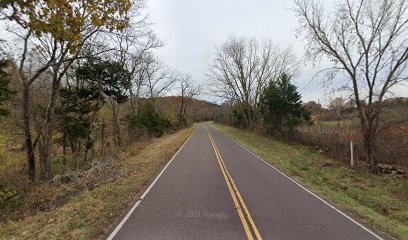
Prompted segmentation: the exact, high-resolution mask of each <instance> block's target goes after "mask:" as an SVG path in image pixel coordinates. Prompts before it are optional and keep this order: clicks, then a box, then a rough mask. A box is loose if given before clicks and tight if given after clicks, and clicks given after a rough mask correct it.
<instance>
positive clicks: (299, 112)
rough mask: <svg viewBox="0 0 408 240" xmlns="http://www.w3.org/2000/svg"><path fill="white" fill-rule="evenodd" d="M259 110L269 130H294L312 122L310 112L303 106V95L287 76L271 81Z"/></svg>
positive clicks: (260, 101) (261, 99)
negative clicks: (307, 122)
mask: <svg viewBox="0 0 408 240" xmlns="http://www.w3.org/2000/svg"><path fill="white" fill-rule="evenodd" d="M259 108H260V112H261V115H262V118H263V120H264V124H265V126H266V127H267V129H268V130H272V129H278V130H282V129H284V128H287V129H292V128H294V127H295V126H298V125H299V124H301V123H302V121H304V120H306V121H309V120H310V112H309V111H307V110H306V109H305V108H304V107H303V106H302V101H301V95H300V94H299V93H298V91H297V89H296V86H294V85H293V84H291V83H290V77H289V76H288V75H286V74H282V75H281V76H280V77H279V78H278V79H277V80H276V81H271V82H270V83H269V85H268V86H267V87H266V88H265V89H264V90H263V92H262V94H261V96H260V99H259Z"/></svg>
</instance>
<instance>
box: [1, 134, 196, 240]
mask: <svg viewBox="0 0 408 240" xmlns="http://www.w3.org/2000/svg"><path fill="white" fill-rule="evenodd" d="M194 128H195V126H193V127H190V128H187V129H184V130H181V131H179V132H176V133H173V134H165V135H164V136H162V137H160V138H156V139H154V140H150V141H146V142H139V143H135V144H132V145H130V146H128V147H124V148H123V149H121V150H120V151H119V152H118V155H117V156H116V157H115V158H114V159H113V161H111V162H109V163H107V165H106V166H105V167H103V168H98V169H95V170H94V171H92V172H88V173H87V179H84V183H85V182H86V181H92V182H93V187H92V189H85V190H82V191H78V190H77V191H75V186H74V185H73V184H68V185H67V184H64V183H61V182H55V183H53V184H52V185H51V186H50V185H49V184H47V183H43V184H41V185H40V186H38V187H37V189H36V191H37V192H29V193H27V194H26V195H25V197H26V198H27V199H24V200H23V202H21V204H24V205H25V204H31V202H35V201H39V200H40V198H47V196H49V195H53V196H52V198H53V199H52V200H54V201H53V202H50V204H51V205H49V206H48V207H49V209H44V210H42V211H40V210H38V211H36V212H32V213H31V214H29V213H26V214H27V215H26V216H24V215H19V216H16V218H15V219H9V220H8V221H6V222H2V223H0V239H102V238H103V237H106V235H107V234H108V233H109V231H111V230H112V229H111V228H113V227H114V226H115V225H116V224H117V220H119V217H120V216H121V215H122V214H123V212H124V211H125V210H126V209H128V208H129V207H130V206H131V205H132V204H134V202H135V201H136V200H137V198H138V197H139V196H140V195H141V193H142V191H143V189H144V188H145V187H147V184H148V183H149V182H150V181H151V180H152V178H153V177H155V175H157V173H158V172H159V171H160V169H161V168H162V167H163V166H164V165H165V164H166V163H167V162H168V160H170V158H171V157H172V156H173V154H175V152H176V151H177V150H178V149H179V148H180V147H181V145H182V144H183V143H184V142H185V141H186V140H187V138H188V137H189V136H190V135H191V134H192V132H193V130H194ZM68 189H71V191H67V190H68ZM64 190H65V191H67V192H65V194H62V195H61V193H62V191H64ZM17 194H22V193H17ZM0 199H1V198H0ZM48 200H51V199H48ZM30 207H32V205H30Z"/></svg>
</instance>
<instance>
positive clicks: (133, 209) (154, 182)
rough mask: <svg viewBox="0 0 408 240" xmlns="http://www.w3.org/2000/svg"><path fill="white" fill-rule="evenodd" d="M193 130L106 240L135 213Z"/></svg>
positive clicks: (111, 238)
mask: <svg viewBox="0 0 408 240" xmlns="http://www.w3.org/2000/svg"><path fill="white" fill-rule="evenodd" d="M197 128H198V127H197ZM197 128H196V129H194V131H193V133H191V135H190V137H188V138H187V140H186V141H185V142H184V143H183V145H182V146H181V147H180V148H179V150H178V151H177V152H176V153H175V154H174V155H173V157H172V158H171V159H170V161H169V162H168V163H167V164H166V166H164V168H163V169H162V170H161V171H160V173H159V175H157V177H156V178H155V179H154V181H153V182H152V183H151V184H150V186H149V187H148V188H147V189H146V191H145V192H144V193H143V195H142V196H141V197H140V199H139V200H137V202H136V203H135V205H133V207H132V208H131V209H130V210H129V212H128V213H127V214H126V216H125V217H124V218H123V219H122V221H121V222H120V223H119V224H118V226H116V228H115V230H113V232H112V233H111V234H110V235H109V237H108V238H107V239H106V240H113V238H114V237H115V236H116V234H118V232H119V231H120V229H121V228H122V227H123V225H124V224H125V223H126V221H127V220H128V219H129V217H130V216H131V215H132V213H133V212H134V211H135V209H136V208H137V206H139V204H140V202H141V201H142V200H143V199H144V197H145V196H146V195H147V193H149V191H150V190H151V189H152V188H153V186H154V184H156V182H157V180H158V179H159V178H160V176H161V175H162V174H163V172H164V171H165V170H166V168H167V167H168V166H169V165H170V163H171V162H172V161H173V159H174V158H176V156H177V154H178V153H179V152H180V151H181V149H182V148H183V147H184V145H186V143H187V142H188V140H190V138H191V137H192V136H193V134H194V133H195V131H196V130H197Z"/></svg>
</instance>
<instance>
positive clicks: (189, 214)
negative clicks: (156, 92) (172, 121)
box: [109, 124, 381, 240]
mask: <svg viewBox="0 0 408 240" xmlns="http://www.w3.org/2000/svg"><path fill="white" fill-rule="evenodd" d="M109 239H148V240H149V239H169V240H172V239H189V240H190V239H231V240H236V239H271V240H275V239H276V240H278V239H302V240H308V239H310V240H316V239H353V240H360V239H361V240H371V239H381V238H380V237H379V236H377V235H375V234H374V233H373V232H371V231H370V230H368V229H366V228H364V227H363V226H361V225H360V224H358V223H357V222H355V221H354V220H352V219H350V218H349V217H347V216H345V215H344V214H343V213H341V212H339V211H338V210H336V209H335V208H334V207H332V206H330V205H328V204H327V203H325V202H323V201H322V200H321V199H319V198H318V197H316V196H315V195H313V194H312V193H311V192H309V191H307V190H306V189H304V188H302V187H301V186H299V185H298V184H296V183H295V182H294V181H293V180H291V179H290V178H288V177H286V176H285V175H283V174H282V173H280V172H279V171H277V170H276V169H274V168H273V167H271V166H270V165H268V164H267V163H266V162H264V161H262V160H261V159H259V158H257V157H256V156H255V155H253V154H252V153H250V152H249V151H248V150H246V149H244V148H243V147H241V146H240V145H238V144H237V143H235V142H234V141H233V140H231V139H229V138H228V137H226V136H224V135H223V134H222V133H220V132H218V131H217V130H216V129H214V128H212V127H211V126H210V125H208V124H202V125H201V126H200V127H198V129H197V130H196V131H195V132H194V133H193V135H192V136H191V137H190V138H189V140H187V142H186V143H185V145H184V146H183V147H182V148H181V149H180V151H179V152H178V153H177V154H176V156H175V157H174V158H173V159H172V161H171V162H170V163H169V164H168V166H166V168H165V169H164V171H163V172H162V173H161V174H160V175H159V177H158V178H157V179H156V180H155V181H154V182H153V184H152V186H151V187H149V188H148V190H147V191H146V192H145V194H144V195H143V196H142V197H141V199H140V200H139V201H138V202H137V203H136V205H135V206H134V207H133V208H132V209H131V211H130V212H129V213H128V214H127V216H126V217H125V218H124V219H123V220H122V222H121V223H120V224H119V225H118V226H117V227H116V229H115V230H114V231H113V232H112V234H111V235H110V237H109Z"/></svg>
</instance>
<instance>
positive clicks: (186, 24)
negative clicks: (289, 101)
mask: <svg viewBox="0 0 408 240" xmlns="http://www.w3.org/2000/svg"><path fill="white" fill-rule="evenodd" d="M292 7H293V2H292V1H290V0H273V1H271V0H205V1H203V0H188V1H185V0H149V1H148V4H147V11H148V12H149V15H150V21H151V22H153V24H154V25H153V29H154V30H155V32H156V33H157V35H158V36H159V37H160V38H161V39H162V40H163V42H164V44H165V45H164V47H163V48H161V49H159V50H157V55H158V56H159V57H161V58H162V59H163V61H164V62H165V63H167V64H168V65H169V66H170V67H172V68H175V69H177V70H179V71H182V72H185V73H189V74H191V75H192V76H193V78H194V79H196V80H197V81H198V82H199V83H200V84H201V85H203V86H204V88H205V86H206V83H208V78H207V76H206V74H207V73H208V72H209V69H210V64H211V61H212V59H213V57H214V55H215V52H216V51H215V48H216V46H219V45H220V44H222V43H223V42H225V41H226V40H227V39H228V38H229V37H230V36H231V35H235V36H244V37H255V38H256V39H259V40H262V39H272V41H273V42H274V43H275V44H278V45H280V46H281V47H288V46H291V47H292V48H293V50H294V52H295V53H296V55H297V56H298V57H299V58H302V57H303V52H304V43H303V41H304V40H303V39H302V38H296V36H295V35H296V34H295V30H296V27H297V19H296V18H295V16H294V13H293V12H292V11H291V10H290V9H291V8H292ZM301 69H302V71H301V74H300V75H299V77H297V78H296V79H294V83H295V85H296V86H297V87H298V90H299V92H300V93H301V94H302V98H303V101H304V102H307V101H310V100H314V101H316V102H317V101H320V102H324V101H328V99H327V94H328V92H326V93H325V92H324V90H323V88H322V86H321V83H319V82H318V81H312V82H311V79H312V77H313V75H314V73H315V72H316V71H317V70H318V69H319V67H315V68H313V67H312V66H311V65H310V64H309V65H308V66H304V65H302V66H301ZM201 97H202V98H204V99H208V100H215V99H213V98H212V97H210V96H206V95H202V96H201Z"/></svg>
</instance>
